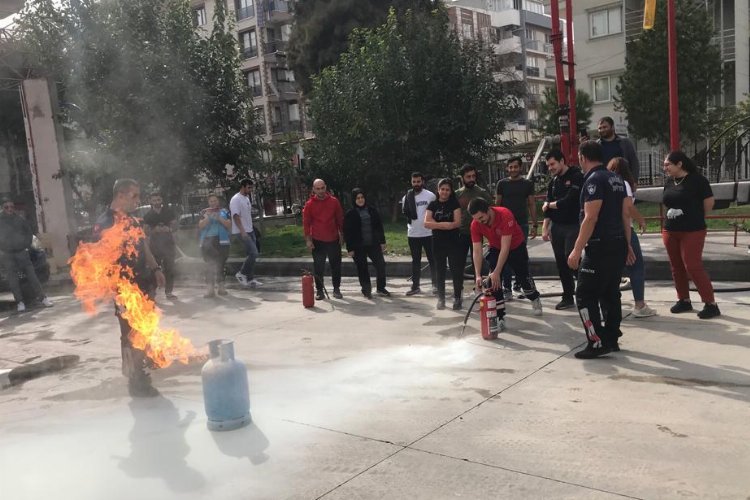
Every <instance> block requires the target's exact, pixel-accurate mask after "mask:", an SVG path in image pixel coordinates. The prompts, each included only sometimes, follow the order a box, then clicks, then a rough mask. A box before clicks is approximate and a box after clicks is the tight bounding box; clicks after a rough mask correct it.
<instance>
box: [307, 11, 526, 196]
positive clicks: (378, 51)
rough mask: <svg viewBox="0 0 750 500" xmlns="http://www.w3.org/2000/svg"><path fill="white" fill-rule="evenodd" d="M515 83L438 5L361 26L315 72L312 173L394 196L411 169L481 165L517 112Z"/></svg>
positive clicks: (340, 185)
mask: <svg viewBox="0 0 750 500" xmlns="http://www.w3.org/2000/svg"><path fill="white" fill-rule="evenodd" d="M519 88H520V87H519V86H518V85H515V84H514V82H511V83H503V82H501V81H495V79H494V78H493V71H492V53H491V49H490V48H489V47H487V46H486V45H484V44H482V43H481V42H466V43H463V44H462V43H461V42H460V41H459V40H458V39H457V38H456V37H455V35H454V34H453V33H452V32H450V31H449V29H448V25H447V15H446V13H445V11H444V10H438V11H435V12H432V13H429V14H424V13H414V12H411V11H408V12H406V13H404V14H402V15H400V16H398V17H397V16H396V13H395V11H392V12H391V14H390V15H389V17H388V20H387V22H386V23H385V24H384V25H382V26H380V27H378V28H375V29H358V30H355V31H354V32H353V34H352V39H351V45H350V47H349V50H348V51H347V52H346V53H345V54H343V55H342V56H341V60H340V61H339V62H338V63H337V64H336V65H334V66H331V67H329V68H326V69H324V70H323V71H322V73H321V74H320V76H317V77H315V78H314V91H313V94H312V99H311V101H310V112H311V115H312V119H313V121H314V126H315V130H316V133H317V140H316V141H315V143H314V145H313V147H314V149H313V151H312V153H311V157H312V162H313V164H314V169H315V171H316V172H319V173H320V174H319V175H320V176H322V177H323V178H324V179H325V180H326V182H327V183H328V185H329V186H332V187H333V188H334V189H337V190H339V192H341V191H348V190H349V189H351V188H352V187H354V186H361V187H364V188H366V189H367V191H368V193H370V194H371V196H374V197H378V195H380V197H381V198H380V199H381V200H384V199H389V201H391V202H393V200H394V199H395V198H396V197H397V196H398V194H399V193H401V194H402V192H403V187H404V185H408V182H409V175H410V172H412V171H413V170H421V171H423V172H425V173H427V174H432V175H446V174H448V173H449V172H448V170H449V166H456V165H460V164H462V163H464V162H466V161H473V162H476V163H478V164H481V163H482V161H483V160H484V159H485V158H487V157H488V156H489V154H490V153H491V152H492V151H494V149H495V148H496V147H497V146H498V143H497V137H498V136H499V135H500V133H501V132H502V131H503V130H504V128H505V124H506V121H507V120H508V119H510V118H511V117H512V116H513V115H514V113H515V112H516V111H517V106H518V99H519V97H521V96H520V94H519V93H518V89H519Z"/></svg>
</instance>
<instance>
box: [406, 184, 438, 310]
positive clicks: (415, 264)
mask: <svg viewBox="0 0 750 500" xmlns="http://www.w3.org/2000/svg"><path fill="white" fill-rule="evenodd" d="M433 200H435V195H434V194H433V193H432V192H431V191H429V190H428V189H425V188H424V175H422V174H421V173H420V172H414V173H412V174H411V189H410V190H409V191H408V192H407V193H406V196H404V197H403V198H402V199H401V211H402V212H403V214H404V215H405V216H406V218H407V219H408V220H409V222H408V224H407V233H406V234H407V236H408V240H409V250H410V251H411V290H409V291H408V292H406V295H409V296H411V295H416V294H418V293H420V291H421V290H420V289H419V282H420V278H421V272H422V249H423V248H424V253H425V254H426V255H427V262H429V263H430V275H431V277H432V288H433V293H437V290H436V289H435V283H436V282H437V281H436V279H435V265H434V262H433V259H432V230H431V229H426V228H425V227H424V214H425V212H426V211H427V205H429V204H430V202H431V201H433Z"/></svg>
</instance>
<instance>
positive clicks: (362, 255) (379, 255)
mask: <svg viewBox="0 0 750 500" xmlns="http://www.w3.org/2000/svg"><path fill="white" fill-rule="evenodd" d="M368 257H369V258H370V261H372V265H373V266H375V276H376V278H375V280H376V283H377V289H378V290H383V289H384V288H385V258H383V250H381V248H380V245H369V246H366V247H360V248H358V249H356V250H354V256H353V257H352V258H353V259H354V264H355V265H356V266H357V276H359V284H360V286H361V287H362V292H363V293H369V292H370V291H372V283H371V282H370V269H369V268H368V266H367V258H368Z"/></svg>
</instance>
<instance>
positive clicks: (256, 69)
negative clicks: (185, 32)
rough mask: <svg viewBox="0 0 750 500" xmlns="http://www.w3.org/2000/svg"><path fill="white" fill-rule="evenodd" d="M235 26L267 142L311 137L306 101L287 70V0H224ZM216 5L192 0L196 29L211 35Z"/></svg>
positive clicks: (289, 23)
mask: <svg viewBox="0 0 750 500" xmlns="http://www.w3.org/2000/svg"><path fill="white" fill-rule="evenodd" d="M224 1H226V6H227V15H228V16H230V17H231V18H232V19H233V21H234V28H235V30H236V32H237V41H238V43H239V47H240V56H241V58H242V72H243V74H244V76H245V79H246V81H247V85H248V88H250V91H251V92H252V95H253V103H254V105H255V110H256V117H257V118H258V121H259V126H260V129H261V130H262V131H263V132H264V136H265V140H266V141H272V140H275V139H279V138H281V137H283V136H284V135H285V134H289V133H298V134H301V135H302V136H303V137H306V138H310V137H312V132H311V131H310V126H309V121H308V120H307V118H306V115H305V111H304V110H305V102H304V99H303V98H302V95H301V94H300V92H299V90H298V88H297V85H296V83H295V80H294V72H293V71H292V70H291V69H290V68H289V64H288V61H287V57H286V48H287V44H288V42H289V35H290V33H291V29H292V20H293V15H292V13H291V9H290V5H289V3H290V2H289V1H287V0H224ZM215 2H216V0H192V7H193V9H194V12H195V14H194V15H195V18H194V19H195V25H196V27H197V28H198V29H202V30H206V31H208V30H210V29H211V23H212V20H213V14H214V8H215Z"/></svg>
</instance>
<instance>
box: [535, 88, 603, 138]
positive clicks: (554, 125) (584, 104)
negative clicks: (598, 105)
mask: <svg viewBox="0 0 750 500" xmlns="http://www.w3.org/2000/svg"><path fill="white" fill-rule="evenodd" d="M542 95H543V96H544V99H543V100H542V104H541V106H540V107H539V131H540V132H541V133H542V134H544V135H560V122H559V121H558V114H557V91H556V90H555V88H554V87H547V88H546V89H544V93H543V94H542ZM593 107H594V101H593V100H592V99H591V96H590V95H588V94H587V93H586V92H585V91H584V90H581V89H576V121H577V122H578V123H580V124H583V125H585V126H586V128H587V129H588V126H589V124H590V123H591V117H592V116H593V115H594V110H593Z"/></svg>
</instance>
